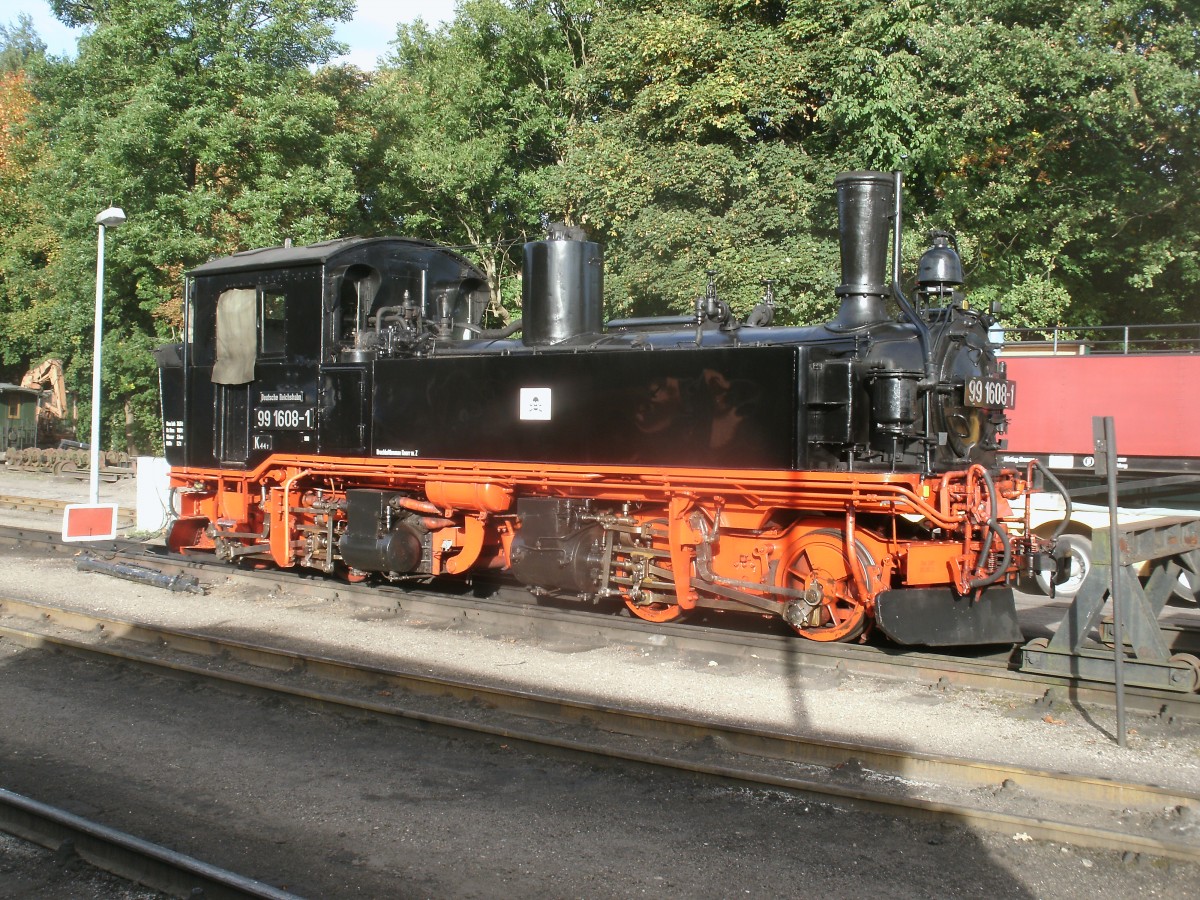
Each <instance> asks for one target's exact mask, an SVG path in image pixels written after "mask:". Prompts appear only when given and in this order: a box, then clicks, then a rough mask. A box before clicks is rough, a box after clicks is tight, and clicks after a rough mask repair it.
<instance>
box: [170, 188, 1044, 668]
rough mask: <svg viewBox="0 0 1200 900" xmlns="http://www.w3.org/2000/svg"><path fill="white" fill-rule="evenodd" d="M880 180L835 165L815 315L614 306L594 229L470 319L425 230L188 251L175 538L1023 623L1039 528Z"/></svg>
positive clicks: (472, 272) (982, 625)
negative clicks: (640, 311)
mask: <svg viewBox="0 0 1200 900" xmlns="http://www.w3.org/2000/svg"><path fill="white" fill-rule="evenodd" d="M899 188H900V179H899V176H894V177H893V176H892V175H888V174H885V173H876V172H852V173H847V174H844V175H841V176H839V177H838V179H837V192H838V209H839V232H840V238H841V246H842V279H841V280H842V284H841V286H840V287H839V288H838V290H837V293H838V295H839V297H840V298H841V305H840V309H839V311H838V313H837V315H836V317H835V318H834V319H833V320H832V321H830V322H827V323H825V324H821V325H815V326H811V327H783V326H775V325H773V324H772V318H773V303H772V300H771V298H770V296H769V295H768V297H767V298H765V299H764V302H763V303H762V304H761V305H760V306H759V307H758V308H757V309H755V310H754V312H753V313H752V314H751V315H750V316H749V317H748V318H747V321H745V322H739V321H737V320H736V319H735V318H734V317H733V315H732V314H731V313H730V311H729V309H728V307H726V306H725V304H724V303H723V302H721V301H720V299H719V298H718V297H717V296H716V294H715V292H714V291H713V290H712V289H711V286H710V289H709V290H708V292H707V293H706V295H705V296H704V297H703V298H702V299H701V300H699V301H697V304H696V309H695V311H694V314H692V315H689V316H682V317H680V316H676V317H667V318H648V319H627V320H622V321H612V322H608V323H607V325H606V324H605V322H604V320H603V315H602V299H603V268H602V258H601V251H600V248H599V246H598V245H596V244H594V243H591V242H589V241H587V240H581V239H573V238H577V237H579V236H577V235H572V234H570V233H568V232H565V231H560V233H557V234H552V235H551V237H550V238H549V239H547V240H544V241H535V242H532V243H530V244H527V245H526V247H525V258H524V263H525V266H524V279H523V282H524V288H523V297H522V301H523V309H522V318H521V321H520V323H518V324H516V325H514V327H511V328H509V329H506V330H505V331H504V332H488V331H486V330H484V329H483V328H481V327H480V324H479V323H480V320H481V318H482V311H483V307H484V305H485V301H486V289H485V287H486V283H485V279H484V276H483V273H482V272H481V271H480V270H479V269H477V268H476V267H475V266H474V265H472V264H471V263H470V262H469V261H468V260H466V259H465V258H463V257H462V256H460V255H459V254H457V253H455V252H453V251H451V250H449V249H446V248H442V247H439V246H436V245H434V244H430V243H427V242H423V241H417V240H409V239H399V238H380V239H347V240H338V241H330V242H327V243H322V244H315V245H312V246H307V247H284V248H271V249H265V250H255V251H250V252H246V253H239V254H236V255H233V256H229V257H225V258H222V259H216V260H213V261H212V262H209V263H207V264H205V265H202V266H200V267H199V268H197V269H195V270H193V271H192V272H190V273H189V275H188V279H187V299H186V334H185V337H186V340H185V341H184V342H183V343H181V344H176V345H171V346H168V347H164V348H162V349H161V350H160V351H159V365H160V376H161V387H162V398H163V419H164V423H163V428H164V442H165V445H166V454H167V458H168V461H169V462H170V465H171V479H172V485H173V487H174V489H175V491H176V495H177V503H178V514H179V515H178V518H177V519H176V520H175V521H174V523H173V525H172V527H171V530H170V536H169V544H170V547H171V548H172V549H173V550H175V551H179V552H184V553H196V552H205V553H215V554H217V555H218V556H220V557H222V558H224V559H228V560H251V561H260V562H270V563H273V564H275V565H277V566H282V567H291V566H306V567H310V568H315V569H319V570H322V571H324V572H327V573H340V574H342V575H344V576H345V577H348V578H351V579H355V580H361V579H365V578H368V577H376V578H382V579H388V580H393V581H401V580H414V581H426V580H432V579H435V578H442V577H459V578H466V577H470V576H471V575H472V574H473V573H478V572H481V571H489V572H497V571H500V572H504V573H508V575H510V576H511V577H512V578H514V579H516V580H517V581H518V582H520V583H522V584H524V585H526V586H527V587H528V588H529V590H531V591H533V592H535V593H537V594H543V595H554V596H557V597H562V598H570V599H578V600H581V601H586V602H595V601H598V600H604V599H608V598H611V599H612V600H613V601H614V602H618V603H620V602H623V603H624V605H625V606H626V607H627V608H628V609H629V610H630V611H631V612H632V613H633V614H634V615H637V616H640V617H641V618H644V619H647V620H651V621H657V622H662V621H670V620H673V619H677V618H679V617H681V616H683V615H685V614H687V613H688V612H689V611H691V610H695V609H699V608H706V609H717V610H740V611H749V612H753V613H759V614H764V615H770V616H779V617H782V618H783V619H784V620H785V621H786V622H787V623H789V624H790V625H791V626H792V627H793V628H794V629H795V630H796V632H798V633H799V634H800V635H802V636H804V637H806V638H809V639H812V640H843V641H844V640H851V639H855V638H858V637H859V636H860V635H863V634H864V633H865V632H866V631H867V630H868V629H871V628H873V627H878V628H879V629H880V630H881V631H883V632H884V633H885V634H886V635H888V636H889V637H890V638H892V639H893V640H895V641H897V642H900V643H904V644H925V645H957V644H985V643H1011V642H1015V641H1018V640H1020V638H1021V635H1020V632H1019V630H1018V628H1017V623H1016V614H1015V607H1014V601H1013V593H1012V589H1011V587H1010V582H1011V581H1012V580H1013V578H1014V577H1015V575H1016V574H1017V572H1018V571H1019V570H1020V568H1021V566H1022V565H1024V564H1026V562H1027V560H1028V559H1029V557H1030V555H1031V554H1032V553H1034V552H1035V551H1036V550H1037V549H1038V547H1036V546H1034V543H1035V542H1036V540H1037V539H1035V538H1032V537H1029V536H1026V534H1025V533H1024V531H1023V530H1022V529H1021V528H1020V527H1019V526H1020V522H1019V521H1017V520H1016V518H1015V517H1014V516H1013V515H1012V513H1011V509H1010V502H1011V501H1012V500H1014V499H1016V498H1019V497H1023V496H1024V495H1025V494H1026V493H1027V492H1028V490H1029V485H1028V483H1029V478H1028V473H1022V472H1019V471H1015V470H1011V469H1002V468H999V467H998V466H997V465H996V456H995V452H996V450H997V449H998V448H999V446H1000V440H999V437H998V435H999V434H1000V433H1001V432H1002V430H1003V426H1004V422H1005V412H1004V410H1005V408H1006V406H1010V405H1011V403H1012V399H1013V385H1012V383H1011V382H1009V381H1008V380H1007V379H1006V378H1005V374H1004V367H1003V364H1002V363H1000V362H998V361H997V359H996V357H995V355H994V353H993V352H992V349H991V347H990V345H989V343H988V338H987V328H988V325H989V324H990V323H991V319H990V317H989V316H988V314H987V313H986V312H982V313H981V312H978V311H975V310H972V309H970V308H968V306H967V305H966V304H965V303H964V302H963V300H962V296H961V294H960V293H959V292H958V291H959V288H960V286H961V282H962V280H963V278H962V267H961V263H960V261H959V259H958V255H957V253H956V252H955V250H954V248H953V246H952V245H951V241H950V239H949V238H948V236H946V235H943V234H936V235H935V236H934V239H933V245H932V246H931V248H930V249H929V250H928V251H927V252H926V253H925V255H924V256H923V257H922V258H921V261H920V263H919V266H918V276H917V282H918V290H917V295H916V297H915V298H913V299H911V300H910V299H909V298H908V297H906V296H905V294H904V293H903V292H902V290H901V288H900V253H899V247H900V235H899V231H900V222H901V214H900V213H901V211H900V200H899V197H900V191H899ZM893 222H894V223H895V227H892V223H893ZM889 232H891V233H892V241H891V246H892V259H891V263H892V271H891V273H890V278H889V273H888V247H889V241H888V235H889ZM893 302H894V303H895V304H896V305H898V308H899V313H898V314H896V313H895V312H893V309H892V304H893ZM518 334H519V337H518V336H517V335H518Z"/></svg>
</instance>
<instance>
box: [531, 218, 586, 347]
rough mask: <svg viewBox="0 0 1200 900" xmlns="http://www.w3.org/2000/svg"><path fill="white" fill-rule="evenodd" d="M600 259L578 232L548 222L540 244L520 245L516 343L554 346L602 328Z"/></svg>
mask: <svg viewBox="0 0 1200 900" xmlns="http://www.w3.org/2000/svg"><path fill="white" fill-rule="evenodd" d="M603 304H604V256H603V253H602V251H601V250H600V245H599V244H596V243H593V242H591V241H589V240H587V239H586V236H585V235H584V233H583V231H582V229H577V228H568V227H566V226H564V225H560V224H557V223H556V224H554V225H551V227H550V237H549V239H548V240H545V241H530V242H529V243H528V244H526V245H525V268H524V271H523V277H522V284H521V319H522V321H523V323H524V331H523V334H522V340H523V341H524V342H525V344H526V345H530V346H534V345H546V344H559V343H562V342H563V341H565V340H568V339H570V338H573V337H578V336H579V335H581V334H599V333H600V332H601V331H603V328H604V307H603Z"/></svg>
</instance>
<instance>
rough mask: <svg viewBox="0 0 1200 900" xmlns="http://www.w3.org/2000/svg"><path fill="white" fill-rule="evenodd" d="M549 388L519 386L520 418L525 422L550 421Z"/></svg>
mask: <svg viewBox="0 0 1200 900" xmlns="http://www.w3.org/2000/svg"><path fill="white" fill-rule="evenodd" d="M550 400H551V396H550V388H548V387H540V388H521V419H522V420H523V421H526V422H549V421H550Z"/></svg>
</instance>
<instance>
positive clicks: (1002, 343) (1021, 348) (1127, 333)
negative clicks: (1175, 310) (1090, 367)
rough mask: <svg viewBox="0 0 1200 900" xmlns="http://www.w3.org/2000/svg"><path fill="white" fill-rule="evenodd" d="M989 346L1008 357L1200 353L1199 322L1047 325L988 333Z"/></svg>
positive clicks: (995, 328) (997, 328)
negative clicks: (1041, 354)
mask: <svg viewBox="0 0 1200 900" xmlns="http://www.w3.org/2000/svg"><path fill="white" fill-rule="evenodd" d="M990 337H991V339H992V343H993V344H996V345H997V346H998V347H1000V348H1001V352H1007V353H1008V354H1010V355H1018V354H1021V353H1028V352H1030V351H1038V352H1041V353H1045V354H1050V355H1054V356H1091V355H1101V354H1103V355H1117V356H1133V355H1148V354H1155V353H1197V354H1200V323H1197V322H1187V323H1172V324H1166V325H1162V324H1160V325H1047V326H1045V327H1043V328H1002V327H1001V326H999V325H997V326H994V327H993V328H992V330H991V335H990Z"/></svg>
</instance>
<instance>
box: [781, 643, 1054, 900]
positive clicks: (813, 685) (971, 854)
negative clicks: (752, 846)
mask: <svg viewBox="0 0 1200 900" xmlns="http://www.w3.org/2000/svg"><path fill="white" fill-rule="evenodd" d="M795 649H796V654H795V655H794V656H789V657H788V658H787V679H788V682H789V685H790V688H791V693H792V697H793V707H792V711H793V727H794V728H795V729H796V732H797V733H798V734H802V735H804V734H812V735H815V736H819V737H821V738H823V739H825V740H827V741H831V742H836V743H845V744H848V745H853V744H856V743H858V742H859V741H860V740H861V737H860V736H859V735H858V734H857V733H856V732H854V731H853V730H851V729H849V728H844V727H843V728H839V727H838V725H837V721H836V718H835V717H832V716H830V717H829V721H825V722H820V723H818V722H815V721H814V720H813V716H812V715H811V714H810V712H809V706H810V703H808V702H806V697H808V696H810V695H811V694H812V693H813V692H822V693H826V694H828V693H832V694H835V695H836V694H837V693H838V692H840V691H848V690H851V689H852V682H853V677H852V676H849V675H847V674H846V673H845V671H844V670H842V669H840V668H839V669H835V670H833V671H830V670H829V669H821V670H814V669H813V668H812V667H811V666H805V665H804V664H803V662H802V653H803V644H802V643H801V642H800V641H799V640H798V642H797V644H796V648H795ZM945 727H946V728H948V729H952V728H954V722H953V721H952V720H951V719H950V718H949V717H947V721H946V723H945ZM889 749H891V750H898V751H901V752H903V751H905V750H914V748H913V747H912V746H911V745H908V744H906V743H905V742H904V741H903V740H902V739H901V740H897V741H895V742H894V743H890V744H889ZM981 750H982V748H981ZM914 752H915V751H914ZM915 768H916V767H915V766H914V769H915ZM826 777H828V779H829V780H830V782H831V783H834V784H836V785H837V786H838V787H840V788H842V789H844V790H845V791H846V793H849V794H852V793H853V792H854V791H856V790H858V789H865V788H868V787H877V786H879V784H880V782H886V787H887V788H888V789H889V790H890V791H891V792H892V793H893V794H896V795H899V796H907V797H911V798H913V799H929V798H930V794H929V790H928V789H926V790H925V791H923V792H922V794H921V796H920V797H918V795H917V794H916V792H915V791H908V790H907V789H906V786H905V782H904V781H903V780H900V779H896V778H892V777H890V776H885V775H880V774H878V773H875V772H872V771H870V770H869V769H867V768H866V767H864V765H863V763H862V762H861V760H859V759H858V758H856V757H855V756H854V752H853V749H851V748H847V750H846V751H845V755H844V758H843V759H842V760H841V761H840V762H839V763H836V764H834V765H833V766H831V767H830V768H829V770H828V771H827V773H826ZM998 787H999V786H998ZM935 793H936V792H935ZM814 802H818V803H824V804H827V805H828V809H829V810H831V811H832V818H833V819H834V821H836V822H837V824H838V825H839V826H840V827H838V828H836V829H833V830H832V831H830V830H826V829H825V827H824V825H823V824H821V823H819V822H813V823H811V824H812V826H815V827H810V828H802V829H799V831H800V833H799V834H798V835H797V837H799V838H800V839H801V840H802V841H806V840H812V841H813V846H814V848H819V852H820V853H821V855H822V856H823V858H825V859H827V860H838V861H839V863H838V864H839V867H840V871H841V873H842V874H843V876H844V877H845V878H846V879H847V883H848V884H849V883H852V882H857V881H858V879H859V877H860V876H861V874H862V873H863V872H864V871H866V870H868V869H874V870H875V872H874V875H875V879H878V882H879V883H880V884H881V885H883V890H884V893H883V894H882V895H880V896H888V897H933V896H936V897H1014V898H1032V897H1035V896H1052V895H1053V892H1051V893H1050V894H1046V893H1040V894H1035V893H1034V892H1032V891H1030V890H1029V889H1028V888H1027V887H1026V882H1025V881H1024V880H1023V879H1021V878H1018V877H1017V876H1016V875H1014V874H1013V872H1014V871H1018V872H1028V864H1027V861H1025V860H1023V859H1022V856H1023V854H1022V853H1021V852H1020V851H1019V850H1016V851H1014V852H1012V853H1009V852H1006V848H1005V845H1004V844H1003V843H1001V842H1000V841H999V840H997V839H996V838H995V836H990V837H991V839H990V840H986V839H984V838H983V837H981V836H979V835H977V834H976V833H975V832H973V831H972V830H971V828H970V826H969V825H968V823H966V822H965V821H962V820H960V819H955V818H949V817H945V816H936V817H935V816H933V815H929V816H920V815H916V816H891V815H886V814H881V813H874V812H864V811H856V808H855V807H854V806H852V805H850V803H848V802H845V803H844V802H843V801H839V800H838V799H836V798H829V799H825V800H814ZM847 841H849V843H847ZM993 848H994V849H993ZM875 879H872V880H875ZM854 895H855V896H863V895H860V894H858V893H857V892H855V894H854ZM796 896H812V895H810V894H804V893H800V894H796Z"/></svg>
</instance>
